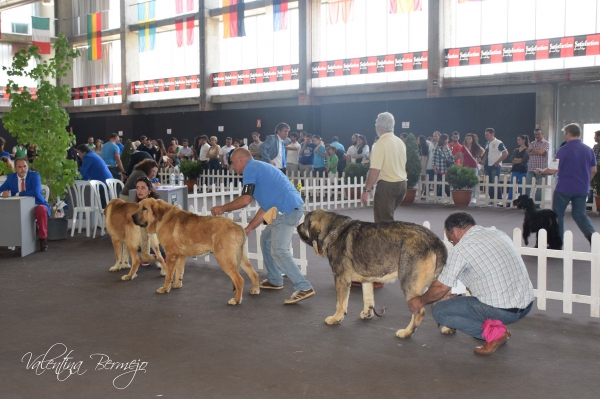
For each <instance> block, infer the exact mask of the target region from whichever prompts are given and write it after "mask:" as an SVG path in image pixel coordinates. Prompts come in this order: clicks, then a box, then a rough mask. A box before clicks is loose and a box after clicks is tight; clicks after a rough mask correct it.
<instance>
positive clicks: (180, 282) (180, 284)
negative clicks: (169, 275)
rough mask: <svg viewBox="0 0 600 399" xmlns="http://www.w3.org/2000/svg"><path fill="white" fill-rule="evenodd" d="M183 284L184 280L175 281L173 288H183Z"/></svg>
mask: <svg viewBox="0 0 600 399" xmlns="http://www.w3.org/2000/svg"><path fill="white" fill-rule="evenodd" d="M182 286H183V281H181V280H179V281H176V282H174V283H173V286H172V287H171V288H181V287H182Z"/></svg>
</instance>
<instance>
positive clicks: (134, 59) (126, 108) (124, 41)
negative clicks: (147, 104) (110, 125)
mask: <svg viewBox="0 0 600 399" xmlns="http://www.w3.org/2000/svg"><path fill="white" fill-rule="evenodd" d="M137 3H138V2H137V1H135V0H121V27H120V30H119V33H120V36H121V98H122V104H121V115H129V114H133V113H138V112H136V111H135V110H133V108H132V107H131V100H130V99H129V93H130V91H131V88H130V86H129V83H130V82H133V81H136V80H138V76H139V56H138V50H139V48H138V34H137V32H131V31H130V30H129V29H128V28H127V26H128V24H130V23H133V22H132V21H136V22H137V7H134V6H135V5H136V4H137ZM128 79H129V80H128Z"/></svg>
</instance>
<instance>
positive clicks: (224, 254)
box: [133, 198, 260, 305]
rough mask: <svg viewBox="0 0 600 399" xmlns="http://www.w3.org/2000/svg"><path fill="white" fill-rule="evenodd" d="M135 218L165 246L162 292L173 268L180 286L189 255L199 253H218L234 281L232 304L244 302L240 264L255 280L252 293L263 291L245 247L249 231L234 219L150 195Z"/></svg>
mask: <svg viewBox="0 0 600 399" xmlns="http://www.w3.org/2000/svg"><path fill="white" fill-rule="evenodd" d="M133 221H134V223H135V224H137V225H138V226H141V227H145V228H146V230H147V231H148V232H149V233H156V235H158V239H159V241H160V243H161V245H162V246H163V248H164V249H165V252H166V255H167V274H166V276H165V285H164V286H162V287H160V288H159V289H158V290H157V292H158V293H159V294H163V293H165V292H169V291H170V290H171V282H172V280H173V272H174V271H175V282H173V285H172V287H173V288H181V286H182V280H183V269H184V267H185V258H186V257H187V256H200V255H205V254H207V253H209V252H213V253H214V254H215V258H216V259H217V262H218V263H219V265H220V266H221V269H223V271H224V272H225V274H227V275H228V276H229V278H231V281H233V286H234V288H235V298H231V299H230V300H229V302H228V304H229V305H237V304H239V303H242V290H243V289H244V279H243V278H242V276H241V275H240V272H239V270H238V269H239V267H240V266H241V267H242V269H244V271H245V272H246V274H247V275H248V276H249V277H250V280H251V281H252V289H251V290H250V294H252V295H256V294H258V293H260V288H259V283H258V274H257V273H256V271H255V270H254V269H253V268H252V265H251V264H250V261H249V260H248V255H247V254H246V250H245V248H244V244H245V242H246V233H245V232H244V229H243V227H241V226H240V225H238V224H237V223H235V222H234V221H233V220H230V219H228V218H224V217H220V216H216V217H215V216H198V215H196V214H194V213H192V212H186V211H182V210H181V209H179V208H177V207H176V206H174V205H170V204H167V203H166V202H164V201H157V200H155V199H152V198H149V199H145V200H143V201H142V202H140V203H139V208H138V210H137V211H136V212H135V213H134V214H133Z"/></svg>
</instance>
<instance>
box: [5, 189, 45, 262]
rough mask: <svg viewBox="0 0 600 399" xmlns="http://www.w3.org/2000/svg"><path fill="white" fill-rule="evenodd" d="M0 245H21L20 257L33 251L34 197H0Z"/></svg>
mask: <svg viewBox="0 0 600 399" xmlns="http://www.w3.org/2000/svg"><path fill="white" fill-rule="evenodd" d="M0 215H2V225H3V228H2V229H0V246H2V247H21V257H23V256H27V255H29V254H31V253H33V252H35V238H36V237H35V198H33V197H19V196H16V197H8V198H0Z"/></svg>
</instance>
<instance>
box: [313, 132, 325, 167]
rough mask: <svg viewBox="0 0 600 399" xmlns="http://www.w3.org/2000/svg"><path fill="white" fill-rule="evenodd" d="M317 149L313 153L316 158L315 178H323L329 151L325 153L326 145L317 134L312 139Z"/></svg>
mask: <svg viewBox="0 0 600 399" xmlns="http://www.w3.org/2000/svg"><path fill="white" fill-rule="evenodd" d="M312 141H313V144H314V145H315V149H314V150H313V152H314V153H315V156H314V158H313V165H312V167H313V176H316V177H323V176H324V175H325V160H326V159H327V151H325V144H323V141H322V140H321V137H320V136H317V135H316V134H315V135H314V136H313V138H312Z"/></svg>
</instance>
